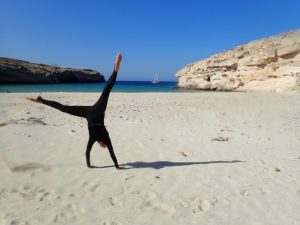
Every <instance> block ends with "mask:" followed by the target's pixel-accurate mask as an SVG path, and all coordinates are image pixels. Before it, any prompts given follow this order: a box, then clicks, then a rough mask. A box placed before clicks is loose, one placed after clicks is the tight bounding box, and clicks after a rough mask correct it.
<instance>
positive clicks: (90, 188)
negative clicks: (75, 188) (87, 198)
mask: <svg viewBox="0 0 300 225" xmlns="http://www.w3.org/2000/svg"><path fill="white" fill-rule="evenodd" d="M99 186H100V184H94V183H90V182H88V181H86V182H83V183H82V187H83V188H84V189H87V190H88V191H89V192H95V191H97V189H98V187H99Z"/></svg>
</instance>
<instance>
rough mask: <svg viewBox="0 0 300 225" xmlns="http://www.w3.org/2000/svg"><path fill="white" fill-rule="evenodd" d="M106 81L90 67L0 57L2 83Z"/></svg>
mask: <svg viewBox="0 0 300 225" xmlns="http://www.w3.org/2000/svg"><path fill="white" fill-rule="evenodd" d="M78 82H87V83H91V82H104V77H103V75H101V74H100V73H99V72H97V71H95V70H89V69H73V68H61V67H58V66H51V65H45V64H36V63H30V62H26V61H22V60H17V59H11V58H1V57H0V83H2V84H3V83H6V84H8V83H10V84H12V83H22V84H25V83H31V84H38V83H78Z"/></svg>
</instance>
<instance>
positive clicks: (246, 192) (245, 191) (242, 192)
mask: <svg viewBox="0 0 300 225" xmlns="http://www.w3.org/2000/svg"><path fill="white" fill-rule="evenodd" d="M240 195H242V196H249V195H250V194H249V192H248V191H247V190H242V191H241V192H240Z"/></svg>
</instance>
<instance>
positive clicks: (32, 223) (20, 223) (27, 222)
mask: <svg viewBox="0 0 300 225" xmlns="http://www.w3.org/2000/svg"><path fill="white" fill-rule="evenodd" d="M9 224H10V225H36V224H39V222H38V221H37V220H35V219H27V218H25V217H18V218H16V219H13V220H12V221H11V222H10V223H9Z"/></svg>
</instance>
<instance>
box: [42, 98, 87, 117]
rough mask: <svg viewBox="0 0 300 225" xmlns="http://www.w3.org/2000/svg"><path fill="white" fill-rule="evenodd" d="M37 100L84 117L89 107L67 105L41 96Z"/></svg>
mask: <svg viewBox="0 0 300 225" xmlns="http://www.w3.org/2000/svg"><path fill="white" fill-rule="evenodd" d="M39 100H40V101H41V103H43V104H45V105H48V106H50V107H52V108H55V109H58V110H60V111H62V112H65V113H68V114H71V115H73V116H79V117H85V118H86V117H87V113H88V109H89V107H90V106H68V105H63V104H61V103H59V102H55V101H50V100H46V99H43V98H40V99H39Z"/></svg>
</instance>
